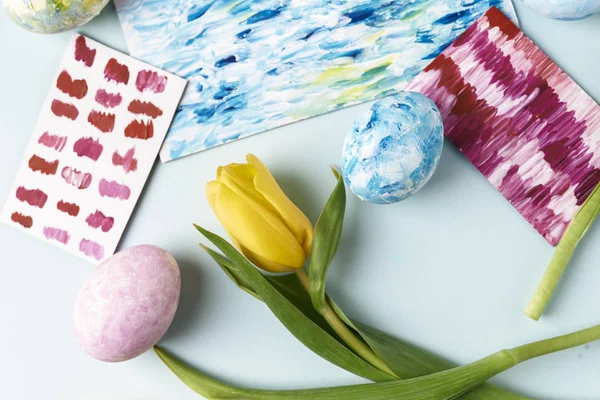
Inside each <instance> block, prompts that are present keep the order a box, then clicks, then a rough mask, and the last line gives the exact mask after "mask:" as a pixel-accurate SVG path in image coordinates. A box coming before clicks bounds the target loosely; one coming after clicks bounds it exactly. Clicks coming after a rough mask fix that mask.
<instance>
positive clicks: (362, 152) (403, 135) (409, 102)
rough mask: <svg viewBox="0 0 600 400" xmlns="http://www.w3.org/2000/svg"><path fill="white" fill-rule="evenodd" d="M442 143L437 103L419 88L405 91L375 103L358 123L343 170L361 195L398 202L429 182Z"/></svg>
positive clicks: (346, 145)
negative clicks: (417, 90) (418, 89)
mask: <svg viewBox="0 0 600 400" xmlns="http://www.w3.org/2000/svg"><path fill="white" fill-rule="evenodd" d="M443 144H444V127H443V124H442V116H441V115H440V111H439V110H438V108H437V106H436V105H435V103H434V102H433V101H432V100H431V99H429V98H428V97H426V96H424V95H422V94H420V93H414V92H402V93H399V94H397V95H395V96H390V97H386V98H385V99H383V100H380V101H378V102H377V103H375V104H373V106H372V107H371V109H370V110H369V112H368V113H366V114H365V115H363V116H362V117H361V118H359V119H358V120H357V121H356V122H355V123H354V126H353V127H352V131H351V132H350V133H349V134H348V136H347V137H346V142H345V143H344V151H343V155H342V173H343V175H344V179H345V181H346V184H347V185H348V187H350V190H352V192H353V193H354V194H355V195H356V196H358V197H359V198H361V199H362V200H366V201H369V202H371V203H376V204H389V203H395V202H398V201H400V200H403V199H406V198H407V197H409V196H411V195H413V194H414V193H416V192H417V191H418V190H420V189H421V188H422V187H423V186H424V185H425V184H426V183H427V181H429V179H430V178H431V176H432V175H433V172H434V171H435V168H436V167H437V165H438V162H439V160H440V156H441V154H442V147H443Z"/></svg>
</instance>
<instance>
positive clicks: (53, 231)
mask: <svg viewBox="0 0 600 400" xmlns="http://www.w3.org/2000/svg"><path fill="white" fill-rule="evenodd" d="M42 232H43V233H44V236H45V237H46V239H48V240H56V241H57V242H60V243H62V244H67V243H69V237H70V236H69V232H67V231H65V230H62V229H59V228H52V227H49V226H46V227H44V230H43V231H42Z"/></svg>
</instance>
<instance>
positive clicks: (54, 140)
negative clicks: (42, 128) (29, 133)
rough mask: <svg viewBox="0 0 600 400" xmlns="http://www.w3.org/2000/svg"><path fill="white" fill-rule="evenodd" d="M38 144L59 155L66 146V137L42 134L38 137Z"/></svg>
mask: <svg viewBox="0 0 600 400" xmlns="http://www.w3.org/2000/svg"><path fill="white" fill-rule="evenodd" d="M38 143H39V144H41V145H44V146H46V147H49V148H51V149H54V150H56V151H58V152H59V153H60V152H61V151H62V150H63V149H64V148H65V145H66V144H67V137H66V136H59V135H51V134H49V133H48V132H44V133H43V134H42V136H40V138H39V139H38Z"/></svg>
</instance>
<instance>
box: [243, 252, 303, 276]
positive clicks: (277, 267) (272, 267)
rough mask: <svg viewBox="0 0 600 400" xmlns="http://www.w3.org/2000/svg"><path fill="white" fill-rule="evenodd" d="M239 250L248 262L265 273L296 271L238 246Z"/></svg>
mask: <svg viewBox="0 0 600 400" xmlns="http://www.w3.org/2000/svg"><path fill="white" fill-rule="evenodd" d="M239 248H240V251H241V252H242V254H243V255H245V256H246V258H247V259H248V260H250V262H252V264H254V265H258V266H260V267H261V268H262V269H264V270H265V271H269V272H293V271H294V270H296V269H298V268H295V267H290V266H288V265H283V264H279V263H276V262H273V261H270V260H267V259H266V258H264V257H262V256H260V255H258V254H256V253H254V252H252V251H250V250H248V249H247V248H245V247H244V246H240V247H239Z"/></svg>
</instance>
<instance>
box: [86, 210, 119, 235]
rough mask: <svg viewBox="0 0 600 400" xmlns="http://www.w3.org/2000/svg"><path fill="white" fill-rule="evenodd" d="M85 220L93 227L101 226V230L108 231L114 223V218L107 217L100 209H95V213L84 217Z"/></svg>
mask: <svg viewBox="0 0 600 400" xmlns="http://www.w3.org/2000/svg"><path fill="white" fill-rule="evenodd" d="M85 222H86V223H87V224H88V225H89V226H91V227H92V228H94V229H98V228H101V229H102V232H108V231H110V230H111V228H112V227H113V225H114V224H115V219H114V218H113V217H107V216H106V215H104V213H102V212H101V211H98V210H96V212H95V213H93V214H90V215H89V216H88V217H87V218H86V219H85Z"/></svg>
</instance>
